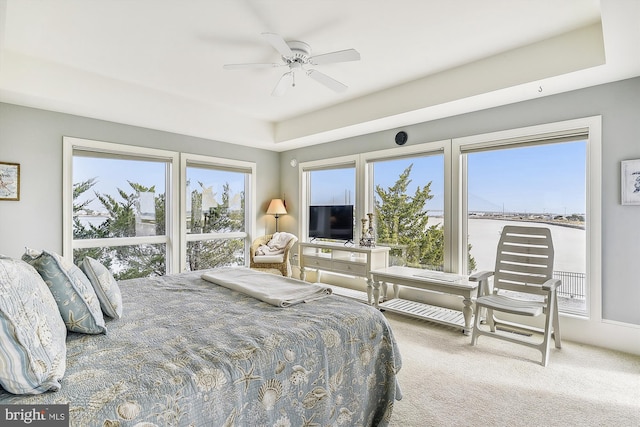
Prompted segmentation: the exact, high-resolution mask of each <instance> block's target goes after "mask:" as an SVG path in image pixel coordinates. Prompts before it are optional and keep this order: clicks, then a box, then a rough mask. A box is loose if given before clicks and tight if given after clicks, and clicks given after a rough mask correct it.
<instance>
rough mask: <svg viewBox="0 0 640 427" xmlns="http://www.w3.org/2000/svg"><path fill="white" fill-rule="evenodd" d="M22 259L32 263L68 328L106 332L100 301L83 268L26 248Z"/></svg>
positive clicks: (46, 253) (89, 331)
mask: <svg viewBox="0 0 640 427" xmlns="http://www.w3.org/2000/svg"><path fill="white" fill-rule="evenodd" d="M22 259H23V260H24V261H26V262H28V263H29V264H31V265H32V266H33V267H35V269H36V270H37V271H38V273H40V276H42V278H43V279H44V282H45V283H46V284H47V286H49V290H50V291H51V293H52V294H53V298H54V299H55V300H56V303H58V309H59V310H60V314H61V315H62V319H63V320H64V322H65V324H66V325H67V329H68V330H70V331H73V332H80V333H83V334H100V333H105V332H107V327H106V326H105V323H104V317H103V316H102V310H100V301H98V297H97V296H96V292H95V291H94V290H93V287H92V286H91V282H89V279H87V276H85V275H84V273H83V272H82V270H80V269H79V268H78V267H76V266H75V265H73V263H71V262H69V261H67V260H66V259H64V258H62V257H61V256H60V255H58V254H56V253H53V252H48V251H42V252H40V251H35V250H33V249H29V248H27V250H26V252H25V254H24V255H23V256H22Z"/></svg>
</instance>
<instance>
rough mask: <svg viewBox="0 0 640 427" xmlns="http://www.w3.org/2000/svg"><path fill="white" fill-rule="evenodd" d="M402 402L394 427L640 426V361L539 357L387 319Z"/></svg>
mask: <svg viewBox="0 0 640 427" xmlns="http://www.w3.org/2000/svg"><path fill="white" fill-rule="evenodd" d="M385 316H386V317H387V319H389V321H390V323H391V326H392V328H393V331H394V334H395V336H396V339H397V341H398V346H399V347H400V353H401V355H402V361H403V367H402V369H401V371H400V372H399V374H398V377H399V381H400V386H401V388H402V391H403V395H404V397H403V399H402V400H401V401H397V402H396V403H395V406H394V411H393V416H392V418H391V426H393V427H413V426H415V427H423V426H425V427H426V426H456V427H461V426H509V427H514V426H562V427H567V426H615V427H627V426H630V427H633V426H640V356H634V355H629V354H625V353H620V352H614V351H610V350H605V349H601V348H597V347H591V346H586V345H582V344H576V343H573V342H567V341H565V342H563V343H562V349H561V350H557V349H553V350H552V352H551V355H550V361H549V364H548V365H547V367H546V368H545V367H542V366H541V365H540V364H539V358H540V352H538V351H537V350H533V349H530V348H527V347H523V346H519V345H515V344H511V343H508V342H504V341H499V340H495V339H491V338H488V337H479V338H478V344H477V345H476V346H474V347H472V346H471V344H470V343H471V338H470V337H468V336H465V335H463V334H462V333H461V332H460V331H459V330H455V329H453V328H448V327H444V326H440V325H436V324H433V323H429V322H425V321H422V320H417V319H413V318H409V317H406V316H401V315H397V314H393V313H388V312H386V313H385Z"/></svg>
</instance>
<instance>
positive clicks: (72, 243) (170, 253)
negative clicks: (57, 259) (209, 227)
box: [62, 136, 257, 274]
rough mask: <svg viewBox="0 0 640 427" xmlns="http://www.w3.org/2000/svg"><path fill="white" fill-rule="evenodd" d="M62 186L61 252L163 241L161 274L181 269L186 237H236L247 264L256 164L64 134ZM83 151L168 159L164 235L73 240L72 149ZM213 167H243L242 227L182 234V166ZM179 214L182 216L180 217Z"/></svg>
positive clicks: (183, 268) (252, 231)
mask: <svg viewBox="0 0 640 427" xmlns="http://www.w3.org/2000/svg"><path fill="white" fill-rule="evenodd" d="M62 142H63V159H62V165H63V173H62V174H63V188H62V204H63V209H62V233H63V239H62V240H63V243H62V254H63V256H65V257H68V258H70V259H73V250H74V249H81V248H90V247H105V246H128V245H139V244H165V245H166V259H165V264H166V271H165V274H172V273H177V272H180V271H186V254H187V241H194V240H213V239H221V238H222V239H237V238H242V239H244V240H245V264H246V265H248V260H249V248H250V246H251V239H252V236H255V234H256V232H255V230H256V221H255V212H256V210H255V206H256V192H255V189H256V188H257V187H256V179H257V178H256V169H257V167H256V163H255V162H249V161H240V160H233V159H225V158H220V157H213V156H206V155H198V154H190V153H180V152H176V151H169V150H161V149H155V148H147V147H140V146H134V145H127V144H116V143H111V142H102V141H95V140H89V139H83V138H76V137H69V136H63V141H62ZM77 151H85V152H88V153H96V154H97V155H101V154H102V155H107V156H109V157H111V156H113V157H115V158H117V157H122V158H123V159H126V158H136V159H138V160H144V159H149V160H162V161H166V162H167V170H166V175H165V180H166V182H165V188H166V190H165V192H166V194H165V203H166V207H165V212H166V219H165V221H166V224H165V227H166V234H165V235H164V236H141V237H121V238H111V239H75V240H74V239H73V158H74V152H77ZM189 162H191V163H192V164H193V165H194V166H197V165H200V166H204V167H214V168H215V167H217V168H220V169H227V170H234V171H243V172H245V173H247V174H248V176H245V231H244V232H234V233H208V234H193V235H187V234H186V197H187V196H186V167H187V164H188V163H189ZM183 219H184V221H183Z"/></svg>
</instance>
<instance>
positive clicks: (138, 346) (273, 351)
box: [0, 272, 401, 427]
mask: <svg viewBox="0 0 640 427" xmlns="http://www.w3.org/2000/svg"><path fill="white" fill-rule="evenodd" d="M259 274H262V275H265V276H271V277H276V276H272V275H269V274H268V273H259ZM201 276H202V272H188V273H181V274H176V275H168V276H164V277H155V278H145V279H130V280H125V281H121V282H118V285H119V287H120V291H121V294H122V301H123V313H122V316H121V318H120V319H109V318H108V317H105V319H106V322H105V324H106V329H107V332H106V333H104V334H91V335H90V334H82V333H76V332H68V334H67V339H66V371H65V373H64V377H63V379H62V381H61V384H60V385H61V387H60V389H59V390H58V391H55V392H52V391H48V392H45V393H42V394H37V395H15V394H11V393H8V392H6V391H4V390H1V389H0V404H60V403H62V404H65V403H68V404H69V411H70V421H71V422H70V424H71V425H72V426H83V427H84V426H121V427H124V426H137V427H148V426H277V427H286V426H325V425H337V426H341V425H342V426H355V425H357V426H385V425H388V423H389V420H390V417H391V413H392V410H393V404H394V401H395V400H398V399H400V398H401V393H400V390H399V388H398V385H397V381H396V373H397V372H398V371H399V369H400V367H401V359H400V355H399V352H398V348H397V346H396V342H395V340H394V338H393V334H392V331H391V329H390V327H389V324H388V323H387V321H386V320H385V318H384V316H383V315H382V314H381V313H380V312H379V311H378V310H375V309H374V308H372V307H370V306H368V305H365V304H361V303H357V302H354V301H352V300H348V299H345V298H343V297H340V296H336V295H329V296H326V297H325V298H321V299H317V300H313V301H309V302H305V303H300V304H295V305H292V306H289V307H286V308H282V307H275V306H273V305H271V304H268V303H265V302H263V301H260V300H258V299H256V298H253V297H251V296H247V295H245V294H243V293H241V292H238V291H234V290H231V289H228V288H226V287H222V286H218V285H216V284H214V283H211V282H209V281H207V280H203V279H202V277H201Z"/></svg>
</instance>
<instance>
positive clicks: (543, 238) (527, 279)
mask: <svg viewBox="0 0 640 427" xmlns="http://www.w3.org/2000/svg"><path fill="white" fill-rule="evenodd" d="M553 256H554V251H553V241H552V239H551V232H550V231H549V229H548V228H540V227H522V226H511V225H509V226H505V227H504V228H503V230H502V235H501V237H500V241H499V242H498V250H497V254H496V265H495V271H484V272H478V273H475V274H473V275H471V276H470V277H469V280H475V281H479V282H480V286H478V298H477V300H476V316H475V320H474V327H473V333H472V336H471V345H475V344H476V343H477V341H478V337H479V336H480V335H486V336H490V337H494V338H499V339H502V340H506V341H510V342H514V343H517V344H523V345H526V346H528V347H533V348H536V349H538V350H540V352H542V366H546V365H547V363H548V362H549V348H550V345H551V338H552V337H553V338H554V341H555V346H556V348H560V322H559V319H558V297H557V289H558V287H560V285H561V282H560V280H559V279H554V278H553ZM491 276H493V291H491V289H490V286H489V283H488V278H489V277H491ZM483 309H486V323H488V324H489V328H488V330H487V327H486V326H481V325H480V320H481V319H480V318H481V313H482V312H483V311H484V310H483ZM494 312H503V313H508V314H509V315H514V316H511V317H512V318H514V317H515V319H520V320H522V317H520V316H524V317H537V316H541V315H544V316H545V322H544V329H541V328H538V327H533V326H530V324H529V325H524V324H521V323H516V321H509V322H507V321H505V320H499V319H498V318H496V317H495V316H494ZM499 325H504V326H506V328H504V327H500V326H499ZM520 331H525V332H528V333H532V332H535V333H542V342H538V341H537V340H536V339H535V338H533V337H530V336H529V337H528V336H523V335H518V334H517V333H514V332H520Z"/></svg>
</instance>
